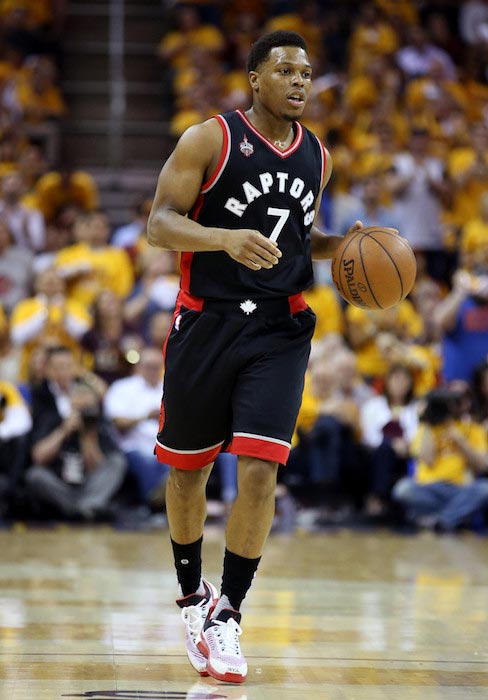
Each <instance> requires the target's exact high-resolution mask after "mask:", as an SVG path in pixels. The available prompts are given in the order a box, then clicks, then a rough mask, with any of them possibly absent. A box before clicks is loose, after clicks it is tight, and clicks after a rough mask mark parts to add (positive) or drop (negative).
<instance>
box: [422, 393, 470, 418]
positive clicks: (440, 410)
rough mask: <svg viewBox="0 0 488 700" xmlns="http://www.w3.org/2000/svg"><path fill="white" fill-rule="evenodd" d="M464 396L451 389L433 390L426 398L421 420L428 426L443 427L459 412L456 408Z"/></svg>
mask: <svg viewBox="0 0 488 700" xmlns="http://www.w3.org/2000/svg"><path fill="white" fill-rule="evenodd" d="M461 398H462V394H461V393H460V392H457V391H451V390H449V389H433V390H432V391H430V392H429V393H428V394H427V396H426V397H425V401H426V403H425V408H424V410H423V411H422V413H421V414H420V420H421V421H422V422H423V423H427V425H441V424H442V423H445V422H446V421H447V420H449V419H450V418H453V417H454V416H455V415H456V414H457V412H456V407H457V404H458V403H459V401H460V400H461Z"/></svg>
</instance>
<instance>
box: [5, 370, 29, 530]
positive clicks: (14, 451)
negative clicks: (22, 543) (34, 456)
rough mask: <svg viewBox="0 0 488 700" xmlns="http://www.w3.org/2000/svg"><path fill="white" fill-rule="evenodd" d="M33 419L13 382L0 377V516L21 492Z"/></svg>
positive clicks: (6, 511)
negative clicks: (19, 489)
mask: <svg viewBox="0 0 488 700" xmlns="http://www.w3.org/2000/svg"><path fill="white" fill-rule="evenodd" d="M31 428H32V419H31V416H30V413H29V410H28V408H27V406H26V405H25V403H24V401H23V399H22V397H21V395H20V394H19V392H18V390H17V389H16V388H15V386H14V385H13V384H11V383H10V382H6V381H3V380H0V518H2V517H4V516H5V515H6V514H7V513H8V510H9V505H10V504H11V503H12V500H13V499H14V498H15V497H16V495H17V490H18V487H19V484H20V481H21V478H22V476H23V470H24V467H25V460H26V457H27V436H28V433H29V431H30V429H31Z"/></svg>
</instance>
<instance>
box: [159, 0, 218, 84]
mask: <svg viewBox="0 0 488 700" xmlns="http://www.w3.org/2000/svg"><path fill="white" fill-rule="evenodd" d="M175 13H176V14H175V19H176V24H177V27H176V28H175V29H174V30H171V31H169V32H168V33H167V34H165V36H164V37H163V38H162V39H161V41H160V44H159V47H158V54H159V57H160V58H161V59H162V61H164V63H165V64H169V65H170V66H171V67H172V68H173V69H174V70H176V71H182V70H184V69H185V68H188V67H189V66H190V65H191V63H192V52H193V50H194V48H196V47H200V49H203V50H204V51H205V52H206V54H207V56H209V57H212V56H218V55H219V54H220V53H221V52H222V51H223V49H224V45H225V41H224V37H223V35H222V33H221V32H220V30H219V29H218V28H217V27H215V26H212V25H210V24H203V22H202V20H201V18H200V14H199V12H198V8H196V7H194V6H191V5H182V6H180V7H177V8H176V10H175Z"/></svg>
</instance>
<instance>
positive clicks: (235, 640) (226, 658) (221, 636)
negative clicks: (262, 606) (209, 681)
mask: <svg viewBox="0 0 488 700" xmlns="http://www.w3.org/2000/svg"><path fill="white" fill-rule="evenodd" d="M240 621H241V614H240V613H239V612H237V610H232V609H229V608H224V609H223V610H221V611H220V613H219V614H218V615H217V617H216V618H207V621H206V622H205V624H204V626H203V628H202V630H201V632H200V634H199V637H198V640H197V646H198V648H199V650H200V651H201V652H202V654H203V655H204V656H205V657H206V659H207V673H208V674H209V675H210V676H212V678H216V679H217V680H219V681H226V682H227V683H242V682H243V681H245V680H246V677H247V663H246V659H245V658H244V656H243V655H242V651H241V646H240V644H239V637H240V636H241V634H242V630H241V628H240V627H239V622H240Z"/></svg>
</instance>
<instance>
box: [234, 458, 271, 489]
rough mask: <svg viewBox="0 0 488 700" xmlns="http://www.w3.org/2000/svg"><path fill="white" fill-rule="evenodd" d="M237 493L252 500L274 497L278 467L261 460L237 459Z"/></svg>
mask: <svg viewBox="0 0 488 700" xmlns="http://www.w3.org/2000/svg"><path fill="white" fill-rule="evenodd" d="M239 471H240V474H239V491H240V492H242V491H246V492H247V493H248V494H250V495H251V496H252V497H253V498H271V497H274V492H275V488H276V477H277V473H278V465H277V464H276V462H268V461H266V460H263V459H255V458H250V457H244V458H242V457H240V458H239Z"/></svg>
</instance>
